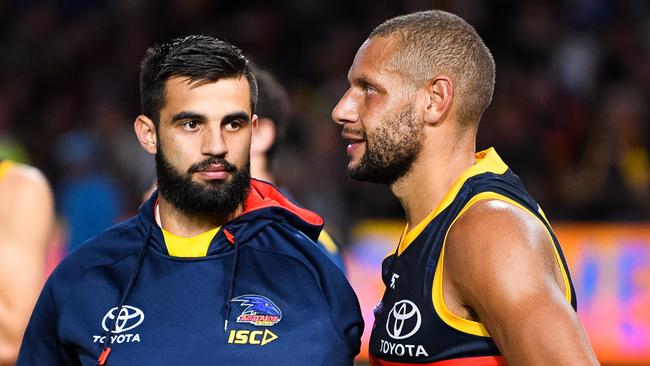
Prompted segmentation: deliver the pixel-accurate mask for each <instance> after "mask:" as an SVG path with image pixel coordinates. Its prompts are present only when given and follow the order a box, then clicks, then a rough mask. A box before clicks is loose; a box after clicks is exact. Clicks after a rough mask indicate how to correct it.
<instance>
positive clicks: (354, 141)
mask: <svg viewBox="0 0 650 366" xmlns="http://www.w3.org/2000/svg"><path fill="white" fill-rule="evenodd" d="M341 137H343V139H344V140H346V141H348V146H347V148H346V150H347V153H348V155H351V154H352V153H353V152H354V151H355V150H356V149H358V148H359V147H360V146H361V144H363V143H365V142H366V140H365V139H364V138H363V136H362V135H359V134H355V133H349V132H345V131H343V133H341Z"/></svg>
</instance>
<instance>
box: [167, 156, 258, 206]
mask: <svg viewBox="0 0 650 366" xmlns="http://www.w3.org/2000/svg"><path fill="white" fill-rule="evenodd" d="M211 164H220V165H223V166H224V167H225V169H226V170H227V171H228V172H229V173H231V177H232V178H231V180H230V181H229V182H225V183H224V182H220V181H209V182H208V183H204V184H202V183H197V182H195V181H193V180H192V174H193V173H196V172H198V171H200V170H201V169H204V168H206V167H207V166H209V165H211ZM156 173H157V175H158V191H159V192H160V195H161V196H163V197H164V198H165V199H166V200H168V201H169V202H170V203H171V204H172V205H173V206H174V207H175V208H176V209H177V210H179V211H181V212H183V213H184V214H186V215H189V216H211V215H215V216H229V215H230V214H232V213H233V212H235V210H237V208H238V207H239V205H240V204H242V203H243V202H244V200H245V199H246V197H247V196H248V192H249V191H250V158H249V159H248V160H247V161H246V163H245V164H244V165H243V167H242V168H241V169H237V167H236V166H234V165H233V164H231V163H229V162H228V161H226V160H225V159H221V158H216V157H209V158H207V159H205V160H203V161H201V162H199V163H196V164H193V165H192V166H191V167H190V168H189V169H188V172H187V173H186V174H185V175H183V174H182V173H180V172H179V171H178V170H177V169H176V168H175V167H174V166H173V165H172V163H171V162H170V161H169V159H167V157H166V156H165V154H164V153H163V151H162V149H161V148H160V146H158V151H157V152H156Z"/></svg>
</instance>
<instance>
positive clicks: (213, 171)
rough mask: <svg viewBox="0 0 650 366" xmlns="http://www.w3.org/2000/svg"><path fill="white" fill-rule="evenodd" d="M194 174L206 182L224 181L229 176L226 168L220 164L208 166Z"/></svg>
mask: <svg viewBox="0 0 650 366" xmlns="http://www.w3.org/2000/svg"><path fill="white" fill-rule="evenodd" d="M196 173H197V174H198V175H200V176H201V177H202V178H203V179H206V180H224V179H226V178H228V176H229V175H230V172H229V171H228V170H227V169H226V167H225V166H223V165H221V164H213V165H209V166H207V167H206V168H203V169H200V170H198V171H197V172H196Z"/></svg>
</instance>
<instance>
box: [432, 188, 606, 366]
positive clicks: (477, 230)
mask: <svg viewBox="0 0 650 366" xmlns="http://www.w3.org/2000/svg"><path fill="white" fill-rule="evenodd" d="M444 273H445V277H443V291H444V295H445V300H446V301H447V306H448V307H449V308H450V310H451V311H452V312H453V313H455V314H456V315H459V316H461V317H464V318H466V319H470V320H474V321H480V322H481V323H483V325H484V326H485V327H486V329H487V330H488V332H489V333H490V336H491V337H492V338H493V339H494V341H495V343H496V344H497V347H498V348H499V350H500V351H501V352H502V354H503V355H504V357H505V358H506V360H507V361H508V364H510V365H595V364H598V361H597V360H596V357H595V355H594V354H593V351H592V349H591V346H590V344H589V341H588V339H587V337H586V335H585V332H584V330H583V328H582V326H581V324H580V322H579V320H578V317H577V314H576V312H575V311H574V310H573V309H572V308H571V306H570V304H569V302H568V301H567V299H566V297H565V295H564V293H565V292H564V291H565V285H564V281H563V278H562V274H561V270H560V266H559V264H558V261H557V259H556V255H555V252H554V250H553V244H552V242H551V238H550V237H549V235H548V232H547V231H546V228H545V226H544V225H543V224H542V223H541V222H539V221H538V220H537V219H535V218H534V217H533V216H531V215H530V214H528V213H527V212H524V211H523V210H522V209H520V208H517V207H515V206H513V205H511V204H508V203H505V202H502V201H496V200H485V201H479V202H477V203H476V204H475V205H473V206H471V207H470V208H469V209H468V210H467V211H466V212H465V213H464V214H463V215H462V216H461V217H460V218H459V219H458V220H457V222H456V223H455V224H454V226H453V227H452V229H451V230H450V232H449V236H448V239H447V244H446V249H445V259H444Z"/></svg>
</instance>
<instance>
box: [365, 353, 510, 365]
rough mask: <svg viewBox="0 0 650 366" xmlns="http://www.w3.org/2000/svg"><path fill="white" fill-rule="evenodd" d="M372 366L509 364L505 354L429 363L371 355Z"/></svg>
mask: <svg viewBox="0 0 650 366" xmlns="http://www.w3.org/2000/svg"><path fill="white" fill-rule="evenodd" d="M370 365H372V366H507V365H508V364H507V363H506V359H505V358H503V356H479V357H463V358H456V359H453V360H442V361H436V362H428V363H409V362H390V361H384V360H380V359H378V358H376V357H373V356H372V355H371V356H370Z"/></svg>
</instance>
